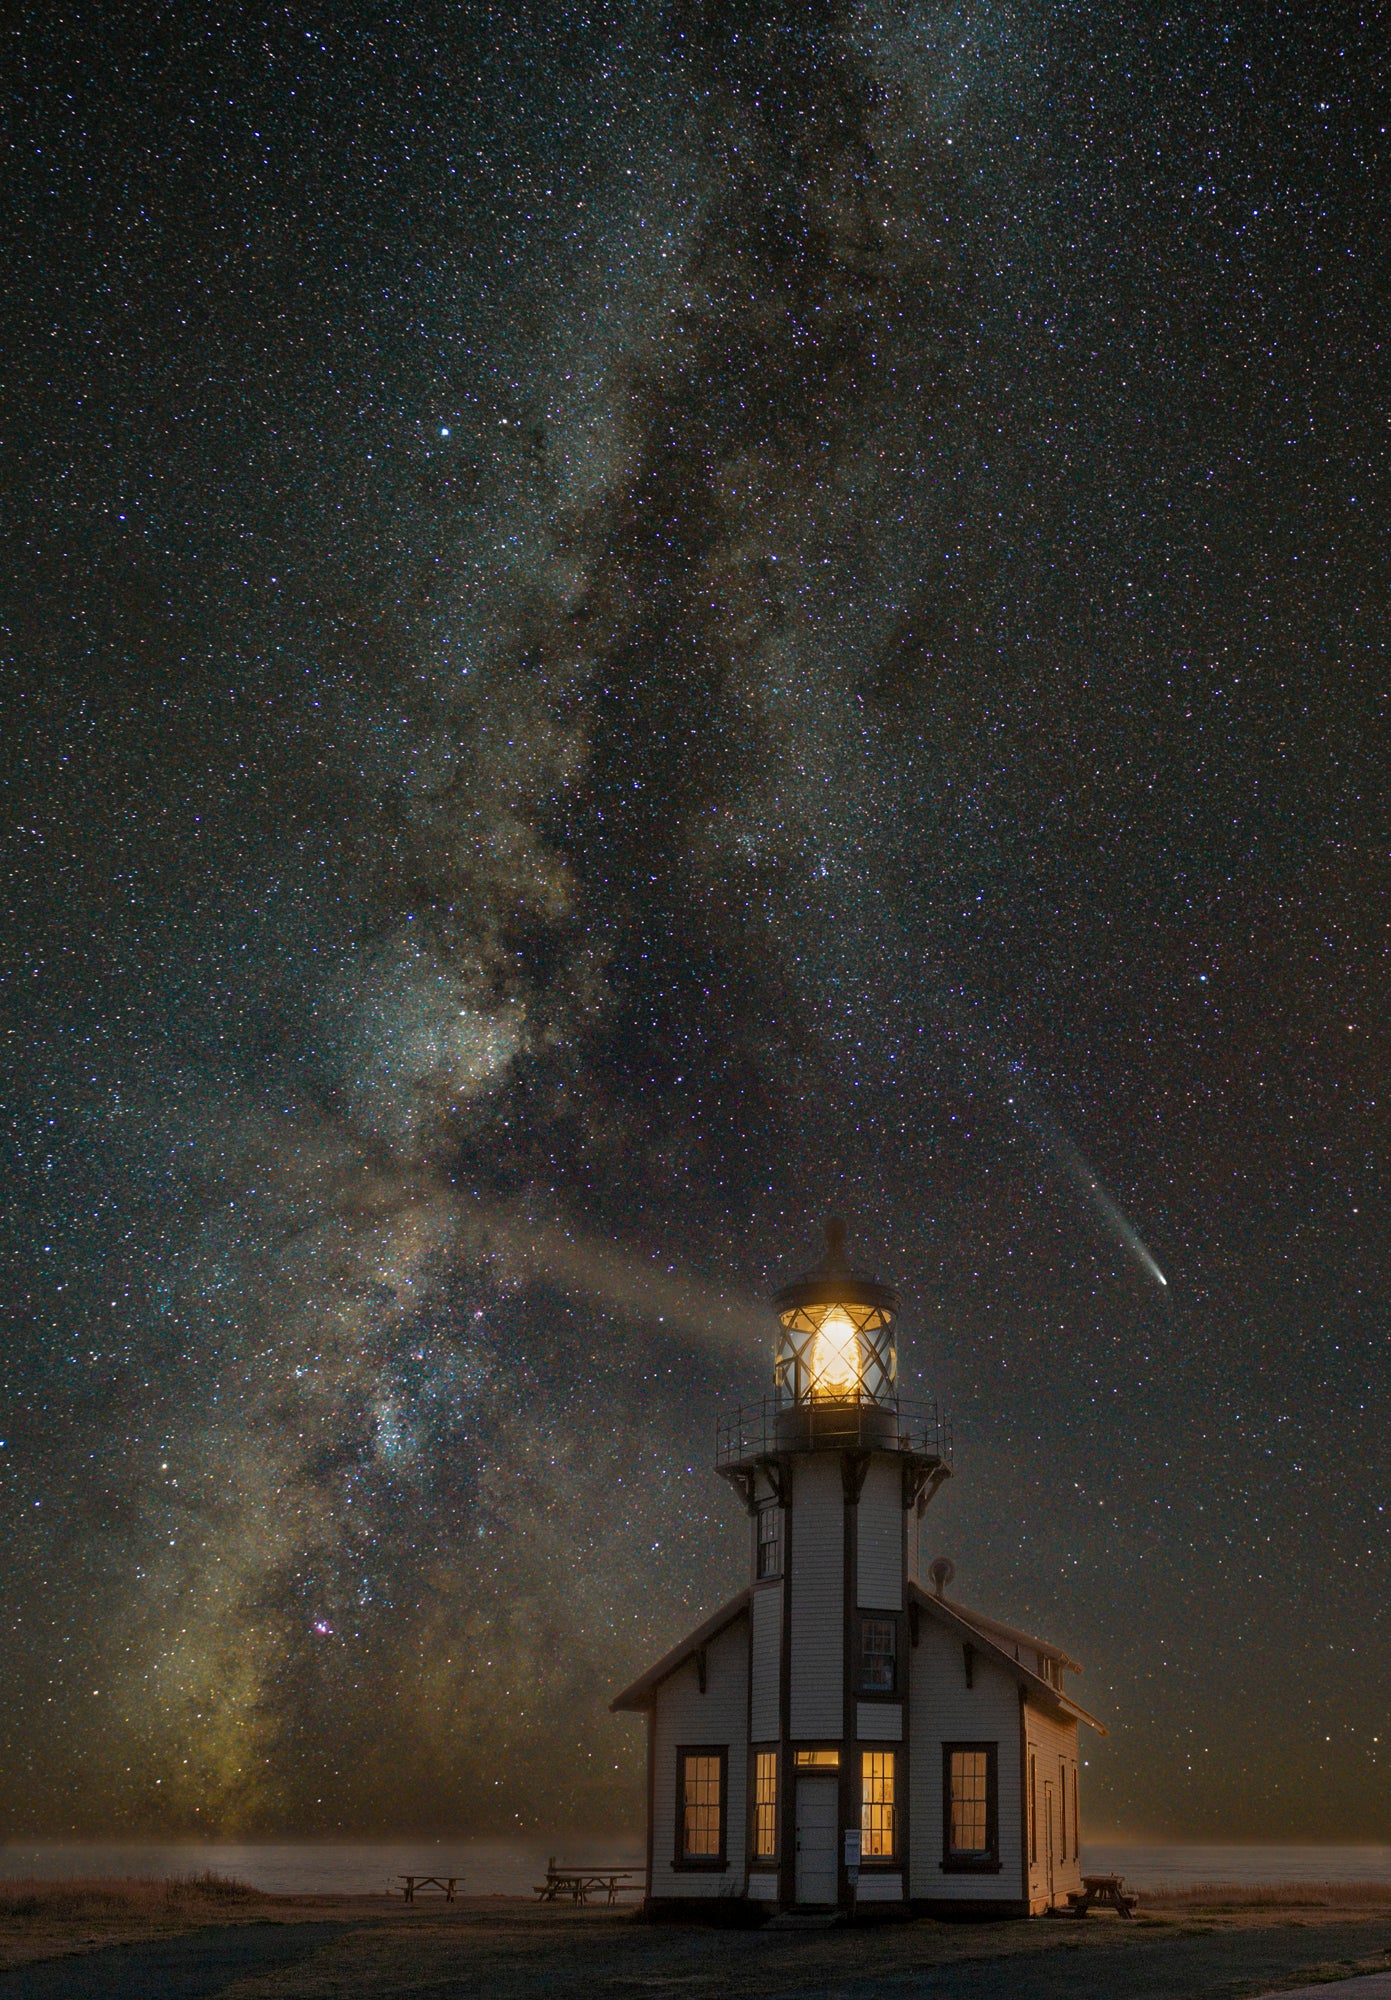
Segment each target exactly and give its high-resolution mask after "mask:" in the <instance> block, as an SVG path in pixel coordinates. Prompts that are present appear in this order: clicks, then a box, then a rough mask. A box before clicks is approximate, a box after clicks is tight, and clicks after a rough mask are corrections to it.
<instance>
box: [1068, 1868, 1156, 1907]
mask: <svg viewBox="0 0 1391 2000" xmlns="http://www.w3.org/2000/svg"><path fill="white" fill-rule="evenodd" d="M1139 1900H1140V1899H1139V1897H1138V1896H1136V1895H1135V1894H1134V1893H1133V1892H1132V1894H1130V1895H1129V1896H1127V1895H1126V1893H1125V1877H1124V1876H1123V1875H1084V1876H1083V1877H1082V1888H1081V1891H1080V1893H1079V1892H1078V1891H1077V1890H1076V1889H1069V1890H1068V1894H1067V1901H1068V1914H1069V1916H1073V1917H1085V1916H1086V1914H1087V1912H1088V1910H1090V1909H1091V1907H1092V1904H1093V1903H1095V1904H1097V1905H1098V1906H1104V1907H1106V1908H1107V1909H1112V1910H1119V1911H1120V1913H1121V1915H1122V1916H1123V1917H1128V1916H1129V1915H1130V1912H1131V1911H1132V1910H1133V1909H1134V1907H1135V1905H1136V1903H1138V1902H1139Z"/></svg>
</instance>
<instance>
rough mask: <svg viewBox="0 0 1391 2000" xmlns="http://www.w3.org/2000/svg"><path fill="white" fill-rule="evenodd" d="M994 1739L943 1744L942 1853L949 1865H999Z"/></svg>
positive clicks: (995, 1747) (968, 1866)
mask: <svg viewBox="0 0 1391 2000" xmlns="http://www.w3.org/2000/svg"><path fill="white" fill-rule="evenodd" d="M996 1750H997V1746H996V1745H995V1744H994V1743H944V1744H943V1745H942V1808H943V1813H942V1817H943V1847H944V1849H945V1854H944V1856H943V1860H944V1864H945V1865H946V1866H947V1867H949V1868H990V1869H995V1868H998V1867H999V1855H998V1853H997V1851H996V1841H997V1838H998V1836H997V1833H996V1824H997V1818H998V1815H997V1813H996V1798H997V1790H996V1762H995V1760H996Z"/></svg>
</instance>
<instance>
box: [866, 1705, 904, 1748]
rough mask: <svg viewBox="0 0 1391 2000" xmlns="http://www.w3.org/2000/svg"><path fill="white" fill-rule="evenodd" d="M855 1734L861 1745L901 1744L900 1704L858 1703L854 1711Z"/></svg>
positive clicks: (901, 1716) (901, 1720)
mask: <svg viewBox="0 0 1391 2000" xmlns="http://www.w3.org/2000/svg"><path fill="white" fill-rule="evenodd" d="M855 1733H856V1735H857V1736H858V1737H859V1739H860V1741H861V1742H862V1743H901V1742H902V1741H903V1704H902V1702H898V1701H862V1702H860V1703H859V1704H858V1705H857V1707H856V1710H855Z"/></svg>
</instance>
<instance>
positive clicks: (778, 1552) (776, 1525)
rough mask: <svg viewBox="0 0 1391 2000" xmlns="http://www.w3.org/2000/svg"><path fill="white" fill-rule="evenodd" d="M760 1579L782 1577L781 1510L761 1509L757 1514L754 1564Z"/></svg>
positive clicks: (774, 1508)
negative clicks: (756, 1541) (756, 1554)
mask: <svg viewBox="0 0 1391 2000" xmlns="http://www.w3.org/2000/svg"><path fill="white" fill-rule="evenodd" d="M755 1569H756V1572H757V1575H758V1576H759V1578H760V1579H762V1578H763V1577H765V1576H781V1575H782V1508H781V1507H777V1506H773V1507H761V1508H760V1509H759V1512H758V1557H757V1562H756V1564H755Z"/></svg>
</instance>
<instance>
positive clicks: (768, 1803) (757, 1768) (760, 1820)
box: [753, 1750, 778, 1861]
mask: <svg viewBox="0 0 1391 2000" xmlns="http://www.w3.org/2000/svg"><path fill="white" fill-rule="evenodd" d="M753 1851H754V1854H755V1856H756V1857H757V1859H758V1860H760V1861H771V1860H772V1859H773V1857H774V1856H775V1855H776V1853H777V1851H778V1753H777V1751H776V1750H758V1751H755V1753H754V1760H753Z"/></svg>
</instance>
